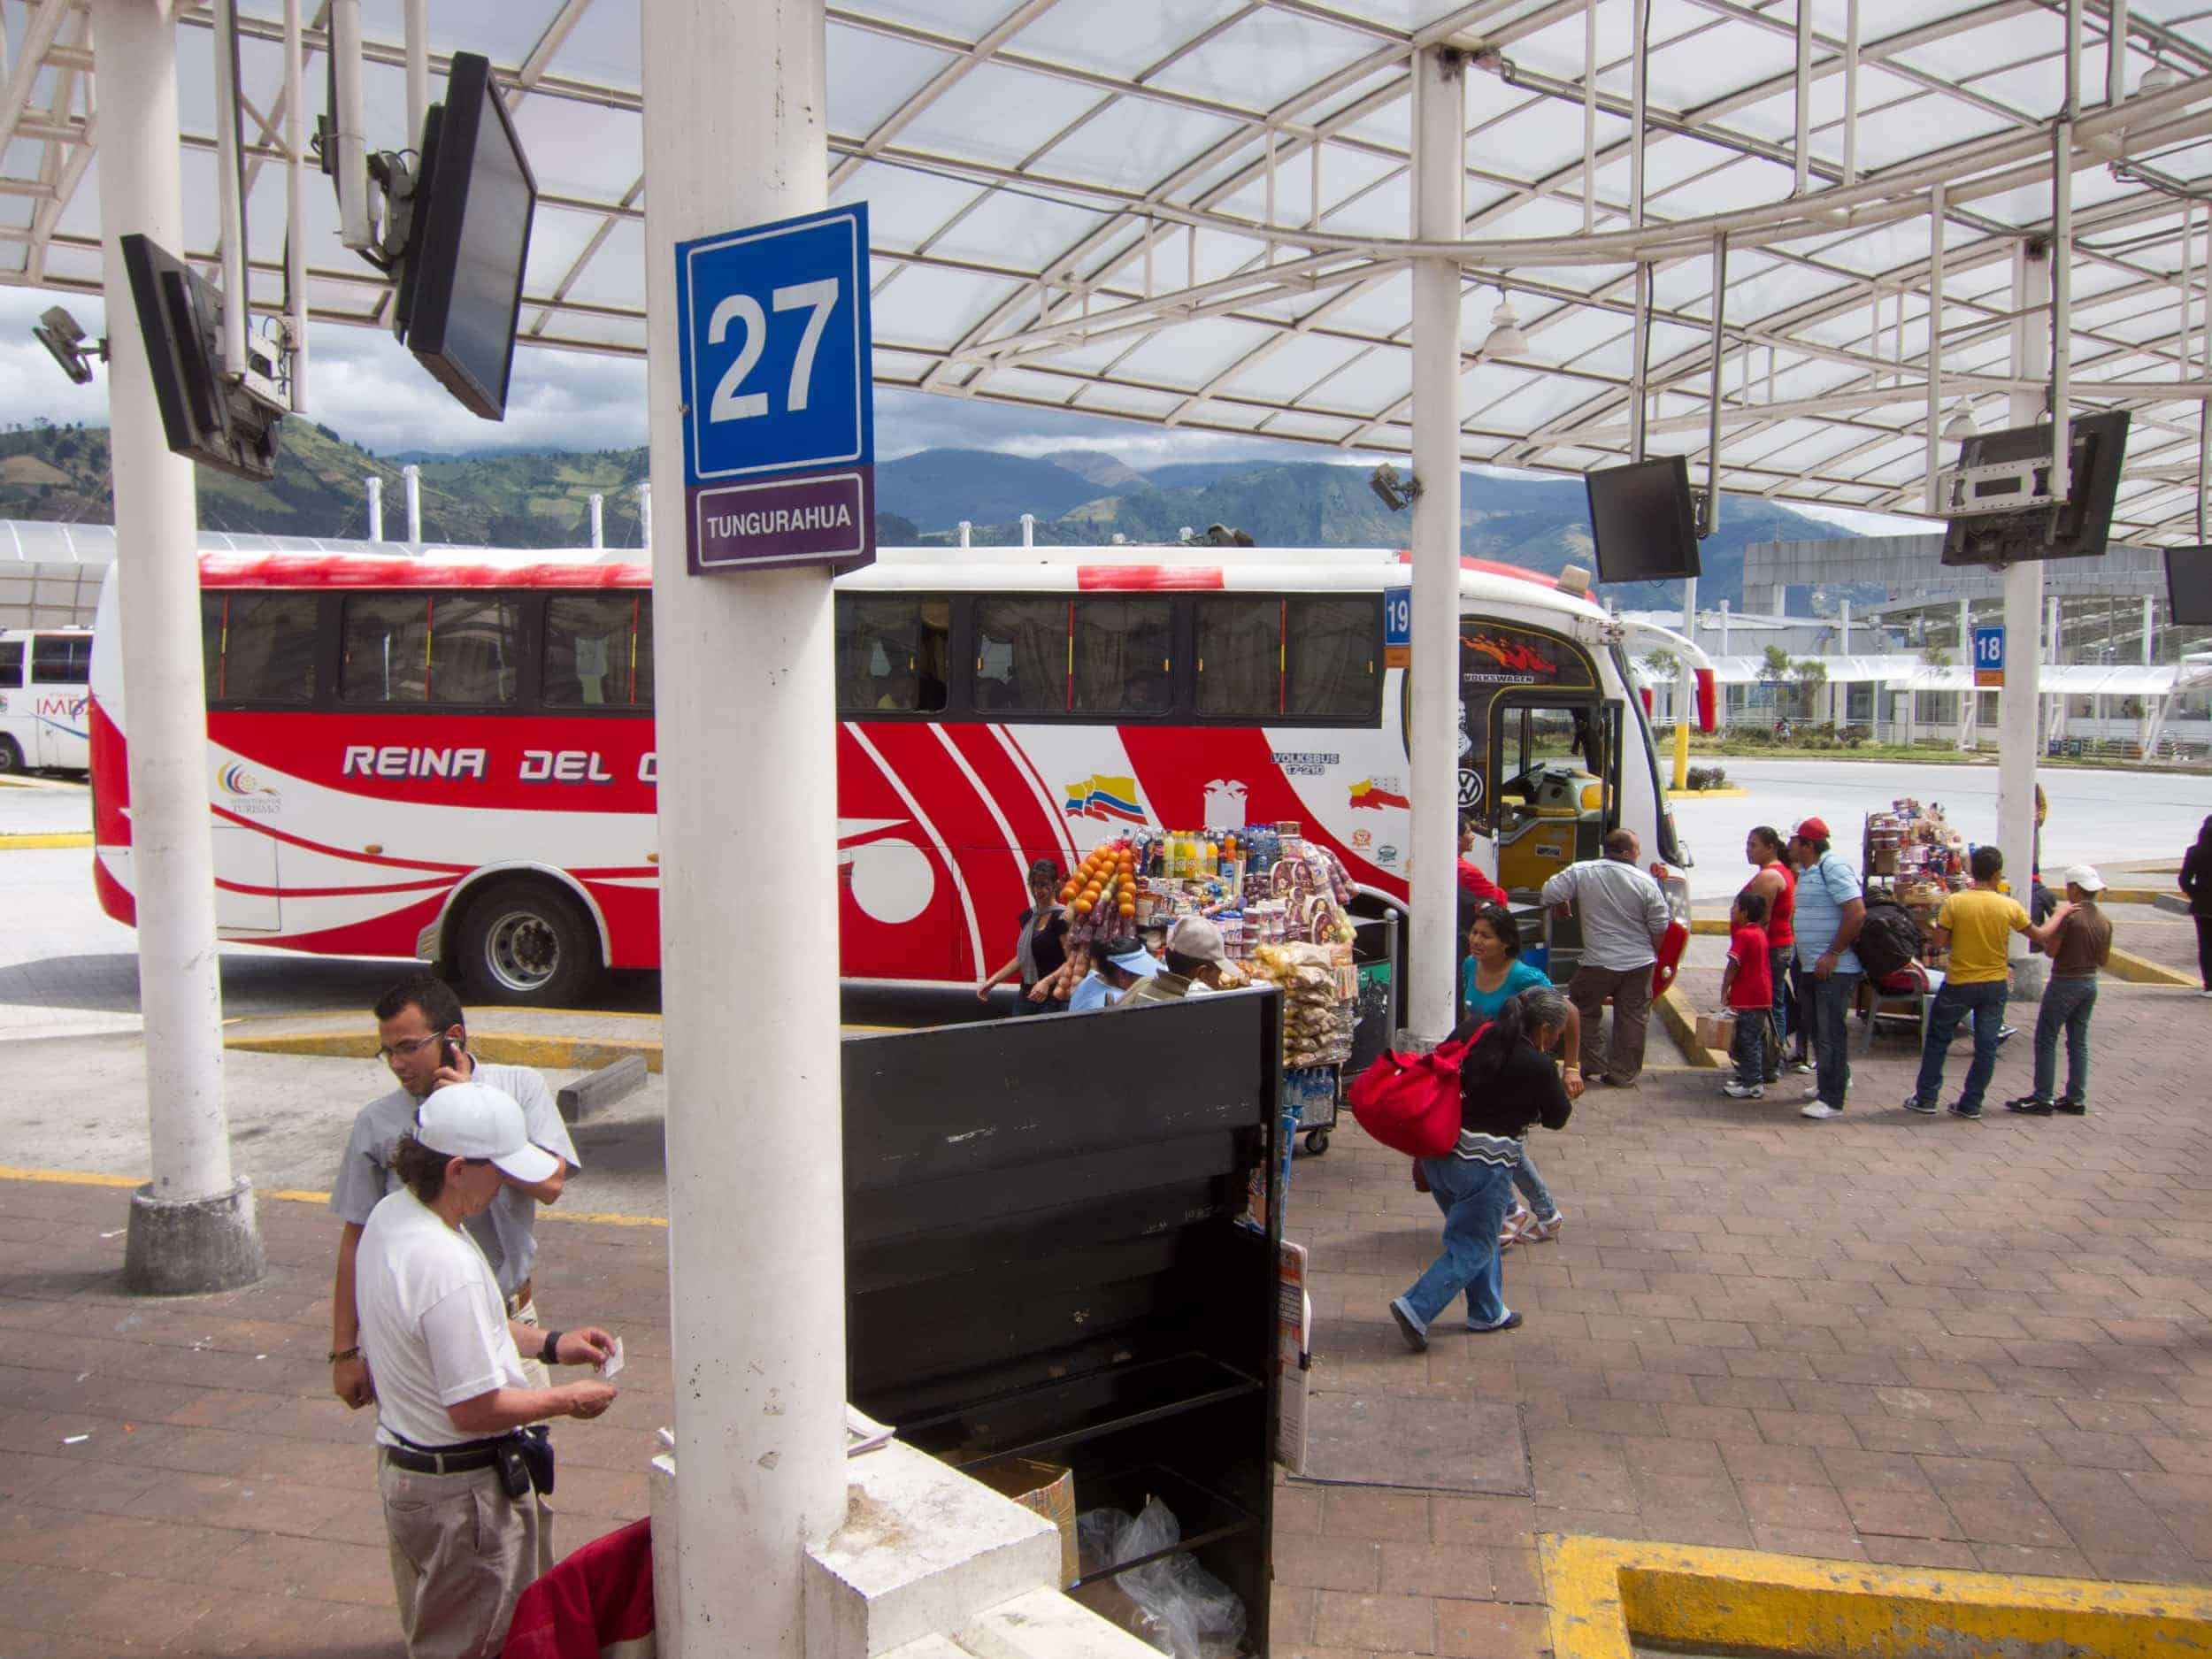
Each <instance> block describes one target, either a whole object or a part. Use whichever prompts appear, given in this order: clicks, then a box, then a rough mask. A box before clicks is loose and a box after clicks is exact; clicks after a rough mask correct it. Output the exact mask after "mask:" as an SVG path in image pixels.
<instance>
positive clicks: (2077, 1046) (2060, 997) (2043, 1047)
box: [2035, 975, 2097, 1105]
mask: <svg viewBox="0 0 2212 1659" xmlns="http://www.w3.org/2000/svg"><path fill="white" fill-rule="evenodd" d="M2096 1007H2097V981H2096V979H2095V977H2094V976H2093V975H2092V976H2088V977H2085V978H2082V979H2057V978H2053V979H2052V980H2051V982H2050V984H2049V985H2048V986H2047V987H2045V989H2044V992H2043V1006H2042V1008H2041V1009H2040V1010H2038V1011H2037V1013H2036V1016H2035V1097H2036V1099H2038V1100H2050V1099H2053V1098H2055V1097H2054V1096H2053V1095H2052V1094H2051V1085H2052V1084H2054V1083H2055V1082H2056V1081H2057V1080H2058V1033H2059V1030H2060V1028H2061V1027H2062V1026H2063V1027H2064V1028H2065V1032H2066V1094H2065V1095H2064V1098H2065V1099H2067V1100H2070V1101H2073V1102H2077V1103H2078V1104H2080V1105H2087V1104H2088V1103H2089V1016H2090V1015H2091V1014H2092V1013H2093V1012H2095V1011H2096Z"/></svg>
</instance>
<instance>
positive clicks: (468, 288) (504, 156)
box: [393, 52, 538, 420]
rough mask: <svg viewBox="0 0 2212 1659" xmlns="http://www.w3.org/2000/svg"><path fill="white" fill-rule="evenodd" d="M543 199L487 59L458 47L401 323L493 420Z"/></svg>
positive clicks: (439, 111)
mask: <svg viewBox="0 0 2212 1659" xmlns="http://www.w3.org/2000/svg"><path fill="white" fill-rule="evenodd" d="M537 202H538V186H537V180H536V179H535V178H534V176H533V174H532V173H531V172H530V163H529V161H528V159H527V158H526V157H525V156H524V155H523V153H522V141H521V140H520V139H518V137H516V136H515V128H514V123H513V122H512V121H511V120H510V119H508V116H507V106H506V104H505V102H504V100H503V99H502V98H501V97H500V96H499V93H498V89H497V88H495V86H494V85H493V84H492V66H491V63H490V60H489V59H488V58H480V57H478V56H477V55H476V54H475V53H473V52H456V53H455V54H454V55H453V70H452V73H450V74H449V75H448V76H447V78H446V88H445V101H444V102H443V103H442V104H436V105H434V106H433V107H432V109H431V111H430V114H429V118H428V119H426V121H425V123H424V125H423V136H422V177H421V180H420V181H419V183H418V184H417V185H416V187H415V221H414V226H413V228H412V230H411V233H410V234H409V236H408V244H407V255H406V263H405V266H404V268H403V270H402V272H401V273H400V283H399V300H398V303H397V304H396V306H395V307H394V311H393V332H394V333H395V334H397V335H398V336H399V339H400V342H401V343H403V345H405V346H406V348H407V349H409V350H410V351H411V352H413V353H414V354H415V356H416V357H417V358H418V359H419V361H420V362H421V364H422V365H423V366H424V367H425V368H426V369H428V370H429V371H430V372H431V373H433V374H434V375H436V376H437V377H438V379H439V380H440V381H441V382H442V383H443V385H444V386H445V388H446V390H448V391H449V392H451V393H452V394H453V396H455V397H457V398H458V399H459V400H460V401H461V403H463V404H464V405H465V406H466V407H467V408H468V409H470V410H471V411H473V412H475V413H476V414H479V415H481V416H482V417H483V418H484V419H487V420H503V419H505V418H506V414H507V381H508V377H509V374H510V373H511V370H512V369H513V367H514V360H515V323H516V319H517V318H518V315H519V314H520V311H521V309H522V275H523V267H524V265H525V264H526V262H527V261H528V258H529V255H530V221H531V219H532V217H533V216H534V214H535V212H536V211H537Z"/></svg>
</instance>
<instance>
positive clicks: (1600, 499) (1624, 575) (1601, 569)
mask: <svg viewBox="0 0 2212 1659" xmlns="http://www.w3.org/2000/svg"><path fill="white" fill-rule="evenodd" d="M1583 483H1584V484H1585V485H1586V487H1587V488H1588V489H1589V492H1590V534H1591V537H1592V539H1593V540H1594V541H1595V542H1596V544H1597V558H1598V580H1600V581H1601V582H1659V581H1675V580H1680V579H1681V578H1683V577H1685V576H1696V575H1699V574H1701V571H1700V565H1699V559H1698V554H1697V515H1696V513H1695V511H1694V510H1693V509H1692V507H1691V504H1690V467H1689V463H1688V462H1686V461H1685V460H1684V459H1683V458H1682V457H1680V456H1678V455H1668V456H1661V457H1658V458H1657V459H1655V460H1650V461H1635V462H1632V463H1630V464H1629V465H1626V466H1609V467H1606V468H1604V469H1603V470H1601V471H1600V472H1587V473H1585V474H1584V475H1583Z"/></svg>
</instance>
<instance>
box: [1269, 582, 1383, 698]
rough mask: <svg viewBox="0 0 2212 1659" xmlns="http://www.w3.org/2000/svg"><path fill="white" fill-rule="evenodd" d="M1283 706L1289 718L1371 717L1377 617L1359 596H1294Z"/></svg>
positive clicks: (1377, 670)
mask: <svg viewBox="0 0 2212 1659" xmlns="http://www.w3.org/2000/svg"><path fill="white" fill-rule="evenodd" d="M1288 603H1289V612H1290V615H1289V626H1288V627H1287V628H1286V630H1285V632H1286V635H1287V641H1288V662H1287V663H1286V666H1285V670H1284V685H1283V710H1284V712H1285V713H1286V714H1287V715H1289V716H1290V717H1292V718H1301V717H1303V718H1311V719H1322V720H1351V719H1371V718H1373V716H1374V713H1375V708H1376V697H1377V695H1378V693H1379V689H1380V687H1381V685H1382V617H1381V612H1380V611H1379V610H1378V609H1377V608H1376V605H1375V602H1374V601H1373V600H1372V599H1371V598H1369V597H1367V596H1366V595H1359V596H1357V597H1354V596H1352V595H1345V596H1344V597H1342V598H1334V597H1331V598H1293V599H1292V600H1290V601H1289V602H1288Z"/></svg>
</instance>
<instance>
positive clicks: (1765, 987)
mask: <svg viewBox="0 0 2212 1659" xmlns="http://www.w3.org/2000/svg"><path fill="white" fill-rule="evenodd" d="M1766 919H1767V902H1766V900H1765V898H1764V897H1763V895H1759V894H1756V893H1751V892H1744V893H1739V894H1738V895H1736V902H1735V907H1734V908H1733V909H1732V910H1730V911H1729V912H1728V967H1727V970H1726V972H1724V973H1723V974H1722V975H1721V979H1720V995H1721V1001H1722V1002H1725V1003H1726V1004H1727V1005H1728V1010H1729V1012H1731V1013H1732V1014H1733V1015H1735V1017H1736V1037H1735V1041H1733V1042H1732V1043H1731V1044H1730V1045H1729V1048H1728V1057H1729V1058H1730V1059H1732V1060H1733V1061H1734V1062H1735V1063H1736V1075H1735V1076H1734V1077H1733V1078H1732V1079H1730V1080H1729V1081H1728V1082H1726V1083H1724V1084H1723V1085H1722V1086H1721V1091H1720V1092H1721V1093H1722V1094H1725V1095H1727V1096H1728V1098H1729V1099H1730V1100H1759V1099H1763V1097H1764V1096H1765V1094H1766V1090H1765V1089H1764V1088H1763V1087H1761V1084H1760V1079H1762V1078H1763V1077H1764V1075H1765V1074H1766V1051H1767V1041H1768V1032H1769V1029H1770V1022H1771V1021H1772V1019H1773V1018H1774V974H1773V970H1772V968H1771V966H1770V961H1769V957H1768V955H1767V950H1768V947H1767V930H1766V926H1765V922H1766Z"/></svg>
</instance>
